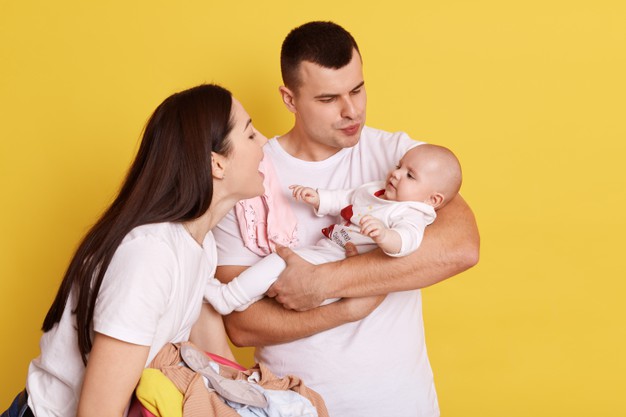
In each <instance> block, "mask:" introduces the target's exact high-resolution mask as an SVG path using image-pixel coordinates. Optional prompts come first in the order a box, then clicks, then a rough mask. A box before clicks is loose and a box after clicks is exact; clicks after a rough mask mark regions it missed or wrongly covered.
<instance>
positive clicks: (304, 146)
mask: <svg viewBox="0 0 626 417" xmlns="http://www.w3.org/2000/svg"><path fill="white" fill-rule="evenodd" d="M278 143H279V144H280V146H281V147H282V148H283V149H284V150H285V152H287V153H288V154H289V155H291V156H293V157H294V158H297V159H301V160H303V161H312V162H317V161H323V160H325V159H328V158H330V157H331V156H333V155H334V154H336V153H337V152H339V151H340V150H341V148H335V147H331V146H326V145H323V144H320V143H319V142H315V141H313V140H311V139H310V138H307V137H303V136H301V135H298V133H297V132H296V131H295V130H293V129H292V130H290V131H289V132H287V133H285V134H284V135H282V136H280V137H279V138H278Z"/></svg>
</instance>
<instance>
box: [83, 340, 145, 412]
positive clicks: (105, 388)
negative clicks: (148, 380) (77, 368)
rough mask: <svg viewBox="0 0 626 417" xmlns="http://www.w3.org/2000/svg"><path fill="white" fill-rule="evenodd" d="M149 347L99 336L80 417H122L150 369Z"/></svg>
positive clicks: (92, 350) (90, 363)
mask: <svg viewBox="0 0 626 417" xmlns="http://www.w3.org/2000/svg"><path fill="white" fill-rule="evenodd" d="M149 352H150V347H149V346H141V345H134V344H132V343H127V342H123V341H121V340H118V339H114V338H112V337H109V336H106V335H103V334H101V333H95V336H94V340H93V348H92V349H91V352H90V353H89V359H88V361H87V369H86V371H85V379H84V381H83V387H82V391H81V394H80V400H79V401H78V413H77V417H92V416H99V417H109V416H110V417H113V416H115V417H122V416H123V415H124V410H125V409H126V406H127V405H128V403H129V402H130V399H131V397H132V395H133V391H134V389H135V387H136V386H137V383H138V382H139V378H141V373H142V372H143V369H144V367H145V365H146V360H147V359H148V353H149Z"/></svg>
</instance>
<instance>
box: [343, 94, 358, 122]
mask: <svg viewBox="0 0 626 417" xmlns="http://www.w3.org/2000/svg"><path fill="white" fill-rule="evenodd" d="M356 116H357V111H356V107H355V106H354V102H353V101H352V97H346V98H344V99H343V106H342V108H341V117H344V118H347V119H354V118H356Z"/></svg>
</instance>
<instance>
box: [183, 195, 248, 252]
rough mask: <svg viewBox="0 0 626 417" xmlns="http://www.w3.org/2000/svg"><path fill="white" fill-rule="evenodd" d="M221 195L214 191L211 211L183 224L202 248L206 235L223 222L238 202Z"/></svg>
mask: <svg viewBox="0 0 626 417" xmlns="http://www.w3.org/2000/svg"><path fill="white" fill-rule="evenodd" d="M220 194H221V193H219V191H218V190H216V189H214V192H213V197H212V199H211V205H210V206H209V209H208V210H207V211H206V212H205V213H204V214H203V215H202V216H200V217H198V218H197V219H193V220H189V221H186V222H183V226H185V229H187V231H188V232H189V234H190V235H191V237H193V239H194V240H195V241H196V242H198V244H199V245H200V246H202V243H203V242H204V239H205V237H206V235H207V234H208V233H209V232H210V231H211V229H213V228H214V227H215V226H217V223H219V221H220V220H222V218H223V217H224V216H225V215H226V214H227V213H228V212H229V211H230V210H231V209H232V208H233V207H234V206H235V203H236V202H237V201H235V200H234V199H233V198H227V197H224V196H222V195H220Z"/></svg>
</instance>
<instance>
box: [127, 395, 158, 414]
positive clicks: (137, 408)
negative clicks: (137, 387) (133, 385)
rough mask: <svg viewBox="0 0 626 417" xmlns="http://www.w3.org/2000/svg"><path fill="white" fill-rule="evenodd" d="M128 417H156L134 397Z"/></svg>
mask: <svg viewBox="0 0 626 417" xmlns="http://www.w3.org/2000/svg"><path fill="white" fill-rule="evenodd" d="M128 417H156V416H155V415H154V414H152V413H151V412H150V411H148V409H147V408H145V407H144V406H143V405H142V404H141V402H139V400H138V399H137V397H135V396H134V395H133V399H132V400H131V402H130V408H129V409H128Z"/></svg>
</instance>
